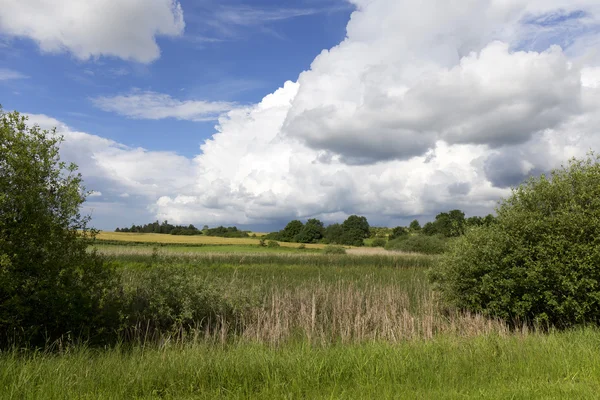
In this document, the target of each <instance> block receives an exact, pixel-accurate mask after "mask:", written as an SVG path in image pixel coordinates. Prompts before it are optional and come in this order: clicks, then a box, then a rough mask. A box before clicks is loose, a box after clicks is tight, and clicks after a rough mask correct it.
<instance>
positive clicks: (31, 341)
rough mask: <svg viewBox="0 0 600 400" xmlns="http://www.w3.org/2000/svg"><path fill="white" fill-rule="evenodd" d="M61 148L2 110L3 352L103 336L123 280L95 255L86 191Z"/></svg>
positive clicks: (54, 139) (53, 139) (17, 116)
mask: <svg viewBox="0 0 600 400" xmlns="http://www.w3.org/2000/svg"><path fill="white" fill-rule="evenodd" d="M60 141H61V138H60V137H58V136H56V135H55V133H54V132H48V131H42V130H41V129H40V128H39V127H37V126H34V127H28V126H27V119H26V118H25V117H23V116H21V115H20V114H19V113H17V112H12V113H3V112H2V110H1V109H0V347H2V346H5V345H9V344H17V342H18V343H19V344H20V342H26V343H23V344H28V345H32V346H42V345H45V344H46V343H48V342H52V341H54V340H56V339H59V338H61V337H64V336H66V335H67V334H71V335H72V337H73V336H84V337H85V336H92V335H95V334H97V333H98V332H99V331H101V330H102V329H103V322H102V319H101V317H100V316H101V314H102V308H103V304H104V303H103V301H104V299H103V297H104V293H105V292H106V291H107V290H108V289H109V288H111V287H113V285H114V282H115V275H114V271H113V270H112V269H111V268H109V267H107V266H105V264H104V261H103V259H102V258H101V257H99V256H98V255H97V254H95V253H93V252H88V251H87V248H88V246H89V244H90V243H91V238H92V237H93V234H94V232H93V231H90V230H89V229H88V227H87V223H88V221H89V218H87V217H82V216H81V215H80V213H79V209H80V207H81V205H82V204H83V202H84V201H85V193H86V191H85V189H84V188H83V187H82V179H81V175H80V174H78V173H77V167H76V166H75V165H73V164H71V165H67V164H65V163H63V162H61V161H60V157H59V148H58V146H59V144H60ZM9 342H12V343H9Z"/></svg>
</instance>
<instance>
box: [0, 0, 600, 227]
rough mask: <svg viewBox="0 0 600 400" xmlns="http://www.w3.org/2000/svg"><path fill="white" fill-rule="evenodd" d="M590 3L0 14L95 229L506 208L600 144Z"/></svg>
mask: <svg viewBox="0 0 600 400" xmlns="http://www.w3.org/2000/svg"><path fill="white" fill-rule="evenodd" d="M599 51H600V3H598V1H597V0H569V1H567V0H529V1H524V0H461V1H441V0H422V1H419V2H414V1H405V0H288V1H281V0H279V1H275V0H252V1H251V0H221V1H216V0H214V1H213V0H195V1H193V0H88V1H85V2H82V1H80V0H0V103H1V104H2V106H3V108H4V110H5V111H11V110H17V111H19V112H21V113H24V114H26V115H27V116H28V117H29V123H30V124H32V125H33V124H38V125H39V126H40V127H42V128H44V129H51V128H53V127H56V128H57V132H58V133H59V134H61V135H63V137H64V142H63V143H62V145H61V157H62V159H63V160H66V161H70V162H75V163H76V164H77V165H78V166H79V169H80V172H81V173H82V175H83V178H84V182H85V185H86V188H87V189H88V190H90V191H91V194H90V196H89V197H88V199H87V201H86V203H85V205H84V212H85V213H89V214H91V216H92V221H93V225H94V226H95V227H97V228H100V229H106V230H113V229H115V228H116V227H125V226H130V225H131V224H134V223H135V224H141V223H147V222H151V221H154V220H157V219H158V220H160V221H163V220H168V221H169V222H171V223H178V224H186V225H187V224H195V225H197V226H203V225H209V226H217V225H237V226H240V227H248V228H250V229H257V230H275V229H280V228H281V227H283V226H284V225H285V223H286V222H288V221H290V220H291V219H300V220H307V219H309V218H319V219H321V220H323V221H325V222H327V223H331V222H341V221H343V220H344V219H345V218H346V217H347V216H349V215H352V214H358V215H364V216H366V217H367V218H368V220H369V222H370V223H371V225H377V226H397V225H407V224H408V223H409V222H410V221H411V220H413V219H418V220H419V221H421V222H426V221H429V220H432V219H433V218H434V217H435V215H436V214H437V213H439V212H443V211H448V210H451V209H455V208H458V209H461V210H463V211H465V213H466V214H467V215H468V216H471V215H485V214H487V213H490V212H493V210H494V207H495V206H496V205H497V204H498V201H499V200H500V199H502V198H505V197H507V196H508V195H510V193H511V187H514V186H516V185H518V184H519V183H520V182H522V181H523V180H524V179H526V178H527V177H528V176H530V175H539V174H542V173H548V172H549V171H551V170H552V169H553V168H557V167H560V166H561V165H563V164H565V163H566V162H567V161H568V160H569V159H570V158H572V157H584V156H585V155H586V154H587V153H588V152H590V151H594V150H596V151H597V150H598V149H599V145H600V132H599V129H600V128H598V127H600V123H599V122H600V111H598V110H600V54H599V53H598V52H599Z"/></svg>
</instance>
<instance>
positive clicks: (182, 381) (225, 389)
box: [0, 234, 600, 399]
mask: <svg viewBox="0 0 600 400" xmlns="http://www.w3.org/2000/svg"><path fill="white" fill-rule="evenodd" d="M124 235H129V234H124ZM119 236H121V235H119ZM143 236H146V235H143ZM164 236H168V235H164ZM151 237H153V236H151ZM177 239H179V238H177ZM194 239H195V238H194ZM111 240H114V239H111ZM226 240H233V239H226ZM129 241H131V240H129ZM167 244H168V245H165V246H160V247H157V246H155V245H154V244H152V243H151V244H149V245H145V246H144V245H139V244H138V245H123V246H117V245H114V244H101V243H100V244H97V245H96V250H97V251H98V252H100V253H102V254H104V255H105V256H106V258H107V261H108V262H109V263H110V264H111V265H112V266H113V268H115V269H116V270H117V271H118V273H119V276H120V279H121V283H122V287H123V289H122V290H121V291H120V292H119V293H115V294H114V295H115V296H117V297H118V298H119V299H120V301H122V304H124V305H123V306H122V309H123V310H126V312H127V313H128V314H127V318H126V321H125V320H124V322H123V323H124V325H123V326H121V327H120V328H119V329H120V331H119V332H120V335H121V336H120V337H121V339H120V340H119V341H118V342H117V343H116V344H113V345H104V346H101V347H98V346H97V345H94V344H93V340H92V339H93V338H92V339H90V341H89V342H88V343H78V342H69V341H68V340H65V341H61V342H57V343H53V344H52V345H51V346H50V347H49V349H47V350H45V351H36V350H26V349H13V350H10V351H6V352H4V353H2V354H0V398H2V399H4V398H6V399H38V398H48V399H63V398H77V399H86V398H89V399H92V398H93V399H115V398H137V399H157V398H178V399H179V398H187V399H192V398H194V399H195V398H198V399H212V398H235V399H240V398H264V399H275V398H336V399H337V398H411V399H412V398H523V399H525V398H527V399H529V398H544V399H546V398H566V397H573V398H593V397H594V396H596V393H598V392H599V390H600V350H598V349H600V346H599V345H600V332H598V331H597V330H595V329H593V328H587V329H578V330H573V331H568V332H562V333H558V332H550V333H544V332H538V331H536V330H535V329H530V328H520V329H517V330H516V331H515V330H513V331H511V330H510V329H509V328H508V327H507V326H506V325H505V324H504V323H503V322H500V321H497V320H494V319H489V318H485V317H482V316H480V315H476V314H468V313H462V312H458V311H456V310H453V309H450V308H447V307H446V306H444V304H443V303H442V302H441V301H440V300H439V299H438V296H437V294H436V292H435V291H434V290H433V288H432V286H431V284H430V283H429V281H428V279H427V270H428V269H430V268H435V265H436V262H437V256H426V255H419V254H403V253H393V252H385V251H383V250H380V251H376V252H373V251H372V250H366V249H364V250H362V251H356V252H354V254H347V255H326V254H321V253H320V252H317V250H316V249H312V250H298V249H293V248H284V247H282V248H279V249H275V250H273V249H267V248H259V247H258V246H256V244H255V245H254V246H252V247H247V246H248V245H246V244H235V245H233V246H232V247H229V246H223V245H220V246H215V245H208V244H207V246H206V247H204V246H199V247H197V246H177V245H173V243H167ZM212 246H215V248H213V247H212ZM228 247H229V249H228ZM207 249H210V250H209V251H204V250H207ZM228 250H229V251H228Z"/></svg>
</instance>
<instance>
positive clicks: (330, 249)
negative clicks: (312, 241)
mask: <svg viewBox="0 0 600 400" xmlns="http://www.w3.org/2000/svg"><path fill="white" fill-rule="evenodd" d="M323 254H346V249H345V248H343V247H342V246H325V248H324V249H323Z"/></svg>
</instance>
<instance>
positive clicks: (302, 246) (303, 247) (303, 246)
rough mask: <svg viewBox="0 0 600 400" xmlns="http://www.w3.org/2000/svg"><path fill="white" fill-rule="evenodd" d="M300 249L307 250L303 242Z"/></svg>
mask: <svg viewBox="0 0 600 400" xmlns="http://www.w3.org/2000/svg"><path fill="white" fill-rule="evenodd" d="M298 250H306V245H305V244H304V243H302V244H301V245H300V246H298Z"/></svg>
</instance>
